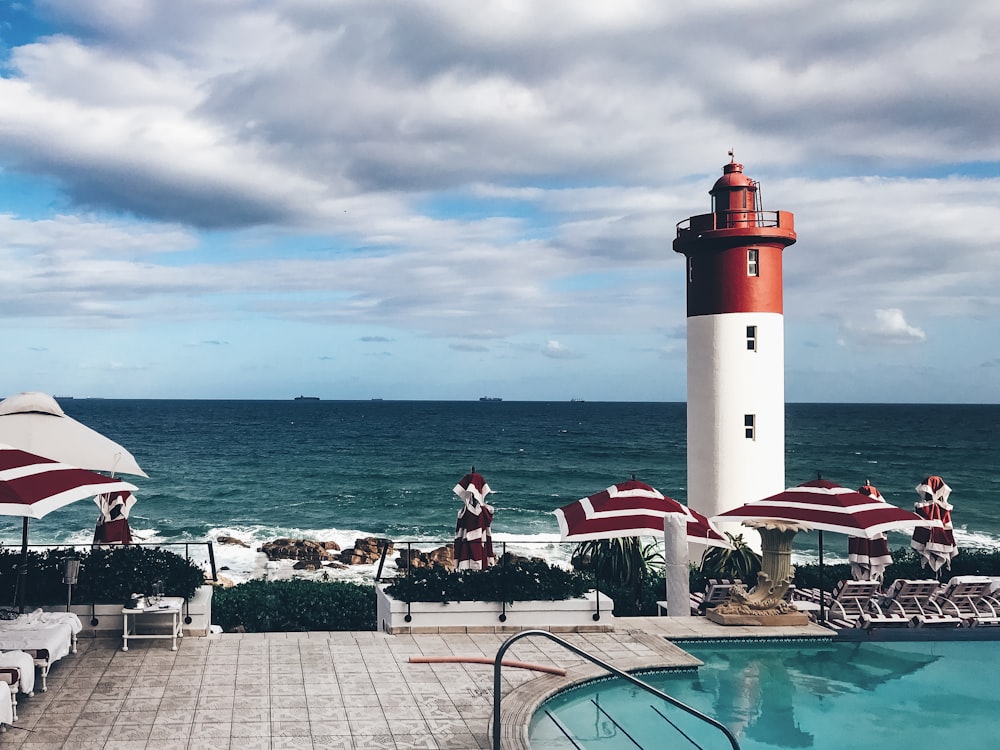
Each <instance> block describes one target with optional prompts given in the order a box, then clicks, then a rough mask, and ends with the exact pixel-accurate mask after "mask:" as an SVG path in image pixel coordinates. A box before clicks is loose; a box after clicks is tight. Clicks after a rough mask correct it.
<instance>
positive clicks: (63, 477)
mask: <svg viewBox="0 0 1000 750" xmlns="http://www.w3.org/2000/svg"><path fill="white" fill-rule="evenodd" d="M135 488H136V487H135V485H134V484H129V483H128V482H123V481H121V480H120V479H114V478H113V477H107V476H104V475H103V474H98V473H97V472H94V471H88V470H87V469H78V468H77V467H75V466H70V465H69V464H64V463H61V462H59V461H54V460H52V459H51V458H42V457H41V456H36V455H35V454H34V453H28V452H27V451H22V450H18V449H17V448H11V447H10V446H9V445H0V515H4V516H21V517H23V518H42V517H44V516H45V515H46V514H48V513H51V512H52V511H54V510H56V509H58V508H61V507H63V506H64V505H69V504H70V503H73V502H76V501H77V500H83V499H84V498H85V497H93V496H94V495H99V494H101V493H104V492H118V491H120V490H126V491H131V490H134V489H135Z"/></svg>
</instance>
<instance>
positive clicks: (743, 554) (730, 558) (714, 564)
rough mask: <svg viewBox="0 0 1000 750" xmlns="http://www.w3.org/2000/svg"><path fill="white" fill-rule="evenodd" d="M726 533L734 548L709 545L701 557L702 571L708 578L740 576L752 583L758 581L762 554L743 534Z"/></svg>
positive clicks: (741, 578)
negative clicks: (757, 551)
mask: <svg viewBox="0 0 1000 750" xmlns="http://www.w3.org/2000/svg"><path fill="white" fill-rule="evenodd" d="M725 534H726V537H727V538H728V539H729V541H730V542H731V543H732V545H733V548H732V549H728V548H726V547H708V548H707V549H706V550H705V553H704V554H703V555H702V557H701V572H702V573H704V574H705V577H706V578H739V579H740V580H741V581H744V582H749V583H750V584H751V585H752V584H754V583H756V581H757V573H759V572H760V564H761V556H760V555H759V554H757V553H756V552H754V551H753V550H752V549H751V548H750V546H749V545H748V544H747V543H746V541H744V539H743V535H742V534H735V535H734V534H730V533H729V532H728V531H727V532H725Z"/></svg>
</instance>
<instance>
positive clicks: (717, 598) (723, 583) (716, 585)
mask: <svg viewBox="0 0 1000 750" xmlns="http://www.w3.org/2000/svg"><path fill="white" fill-rule="evenodd" d="M738 583H740V584H741V583H743V581H742V580H741V579H739V578H709V579H708V583H707V584H705V591H704V593H702V592H692V593H691V614H693V615H703V614H705V610H706V609H709V608H711V607H714V606H716V605H718V604H723V603H725V602H728V601H729V593H730V591H731V590H732V588H733V586H735V585H736V584H738Z"/></svg>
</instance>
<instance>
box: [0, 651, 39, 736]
mask: <svg viewBox="0 0 1000 750" xmlns="http://www.w3.org/2000/svg"><path fill="white" fill-rule="evenodd" d="M0 679H3V681H4V682H6V683H7V684H8V685H9V686H10V702H11V713H12V715H13V719H14V721H17V694H18V693H19V692H20V693H24V694H25V695H28V696H30V695H34V694H35V660H34V659H33V658H32V656H31V654H28V653H25V652H24V651H4V652H3V653H0Z"/></svg>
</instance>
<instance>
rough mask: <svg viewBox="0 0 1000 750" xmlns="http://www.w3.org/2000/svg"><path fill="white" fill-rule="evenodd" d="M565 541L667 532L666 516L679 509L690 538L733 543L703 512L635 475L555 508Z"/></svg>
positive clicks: (722, 544) (716, 543)
mask: <svg viewBox="0 0 1000 750" xmlns="http://www.w3.org/2000/svg"><path fill="white" fill-rule="evenodd" d="M553 513H554V514H555V517H556V520H557V521H558V522H559V532H560V534H561V535H562V540H563V541H565V542H586V541H590V540H593V539H616V538H618V537H626V536H655V537H662V536H663V519H664V518H665V517H666V516H667V515H669V514H671V513H679V514H681V516H683V517H684V518H685V519H686V520H687V540H688V542H696V543H698V544H706V545H710V546H715V547H729V546H731V545H730V543H729V542H728V541H727V540H726V538H725V536H723V535H722V534H721V533H720V532H719V530H718V529H716V528H715V526H714V525H712V523H711V522H710V521H709V520H708V519H707V518H706V517H705V516H703V515H702V514H701V513H698V512H697V511H695V510H691V509H690V508H688V507H687V506H686V505H682V504H681V503H679V502H677V501H676V500H674V499H672V498H669V497H667V496H666V495H664V494H663V493H661V492H660V491H659V490H657V489H654V488H653V487H650V486H649V485H648V484H645V483H644V482H640V481H638V480H636V479H635V477H633V478H632V479H630V480H629V481H627V482H621V483H619V484H614V485H612V486H610V487H608V488H607V489H606V490H601V491H600V492H598V493H595V494H593V495H588V496H587V497H585V498H583V499H581V500H577V501H576V502H574V503H570V504H569V505H565V506H563V507H562V508H559V509H558V510H555V511H553Z"/></svg>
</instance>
